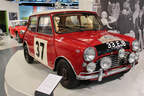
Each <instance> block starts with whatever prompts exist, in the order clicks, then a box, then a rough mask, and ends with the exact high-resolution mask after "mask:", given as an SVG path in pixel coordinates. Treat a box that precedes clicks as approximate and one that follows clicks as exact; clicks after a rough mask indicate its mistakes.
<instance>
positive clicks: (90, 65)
mask: <svg viewBox="0 0 144 96" xmlns="http://www.w3.org/2000/svg"><path fill="white" fill-rule="evenodd" d="M95 68H96V64H95V63H93V62H91V63H89V64H88V65H87V67H86V69H87V71H88V72H89V73H92V72H94V71H95Z"/></svg>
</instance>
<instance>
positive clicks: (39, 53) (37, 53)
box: [36, 41, 45, 60]
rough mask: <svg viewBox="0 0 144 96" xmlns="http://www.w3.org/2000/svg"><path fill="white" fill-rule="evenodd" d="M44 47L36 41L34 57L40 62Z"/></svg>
mask: <svg viewBox="0 0 144 96" xmlns="http://www.w3.org/2000/svg"><path fill="white" fill-rule="evenodd" d="M44 46H45V44H44V43H42V42H38V41H36V56H37V57H38V58H41V60H43V53H44ZM40 49H41V50H40ZM40 51H41V52H40ZM40 55H41V56H40Z"/></svg>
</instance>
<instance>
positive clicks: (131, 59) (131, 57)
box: [128, 53, 136, 63]
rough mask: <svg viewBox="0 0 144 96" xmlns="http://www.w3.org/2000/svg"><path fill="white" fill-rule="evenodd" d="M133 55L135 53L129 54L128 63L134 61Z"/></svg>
mask: <svg viewBox="0 0 144 96" xmlns="http://www.w3.org/2000/svg"><path fill="white" fill-rule="evenodd" d="M135 56H136V54H135V53H131V54H130V55H129V59H128V61H129V63H134V62H135V59H136V58H135Z"/></svg>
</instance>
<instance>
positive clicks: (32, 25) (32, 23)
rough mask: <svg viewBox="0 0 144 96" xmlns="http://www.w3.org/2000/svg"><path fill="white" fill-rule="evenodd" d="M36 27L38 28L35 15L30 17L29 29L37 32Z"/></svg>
mask: <svg viewBox="0 0 144 96" xmlns="http://www.w3.org/2000/svg"><path fill="white" fill-rule="evenodd" d="M36 29H37V17H36V16H34V17H31V18H30V24H29V27H28V30H29V31H32V32H36V31H37V30H36Z"/></svg>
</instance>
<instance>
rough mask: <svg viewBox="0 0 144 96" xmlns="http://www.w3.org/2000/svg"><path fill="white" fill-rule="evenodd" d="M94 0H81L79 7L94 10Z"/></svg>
mask: <svg viewBox="0 0 144 96" xmlns="http://www.w3.org/2000/svg"><path fill="white" fill-rule="evenodd" d="M93 3H94V2H93V0H79V9H84V10H89V11H92V10H93Z"/></svg>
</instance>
